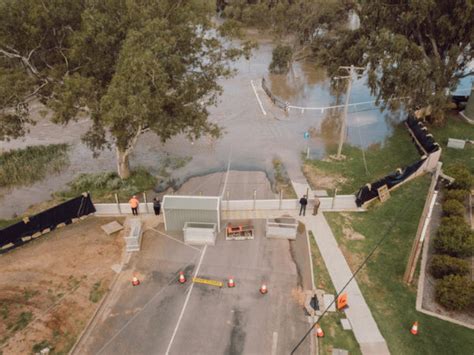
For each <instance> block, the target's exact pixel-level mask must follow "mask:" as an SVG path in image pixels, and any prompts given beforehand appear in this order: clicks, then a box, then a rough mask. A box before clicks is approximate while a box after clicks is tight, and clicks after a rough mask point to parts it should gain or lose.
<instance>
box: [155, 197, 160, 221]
mask: <svg viewBox="0 0 474 355" xmlns="http://www.w3.org/2000/svg"><path fill="white" fill-rule="evenodd" d="M153 211H155V216H159V215H160V211H161V202H160V200H158V199H157V198H156V197H155V198H154V199H153Z"/></svg>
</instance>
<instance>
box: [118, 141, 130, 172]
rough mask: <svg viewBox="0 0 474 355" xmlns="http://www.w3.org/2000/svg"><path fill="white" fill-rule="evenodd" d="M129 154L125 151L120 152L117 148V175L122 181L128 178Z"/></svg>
mask: <svg viewBox="0 0 474 355" xmlns="http://www.w3.org/2000/svg"><path fill="white" fill-rule="evenodd" d="M129 154H130V153H129V152H128V151H127V150H122V149H120V148H118V147H117V173H118V174H119V176H120V178H121V179H122V180H123V179H128V178H129V177H130V162H129V160H128V155H129Z"/></svg>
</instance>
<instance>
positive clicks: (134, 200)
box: [128, 197, 140, 208]
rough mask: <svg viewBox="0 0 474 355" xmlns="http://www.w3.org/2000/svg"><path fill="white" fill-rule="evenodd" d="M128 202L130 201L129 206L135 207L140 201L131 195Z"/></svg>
mask: <svg viewBox="0 0 474 355" xmlns="http://www.w3.org/2000/svg"><path fill="white" fill-rule="evenodd" d="M128 203H130V207H132V208H137V207H138V204H139V203H140V202H139V201H138V200H137V199H136V198H133V197H132V198H131V199H130V201H128Z"/></svg>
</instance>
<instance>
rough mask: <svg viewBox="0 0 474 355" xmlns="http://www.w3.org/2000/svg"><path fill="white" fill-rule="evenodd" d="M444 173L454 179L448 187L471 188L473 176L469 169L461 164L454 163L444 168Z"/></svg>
mask: <svg viewBox="0 0 474 355" xmlns="http://www.w3.org/2000/svg"><path fill="white" fill-rule="evenodd" d="M446 174H448V175H449V176H451V177H453V178H454V179H455V180H454V182H453V183H452V184H451V185H450V186H449V188H450V189H461V190H471V187H472V184H473V178H472V175H471V173H470V172H469V170H468V169H467V168H466V167H465V166H464V165H461V164H454V165H451V166H449V167H448V168H447V169H446Z"/></svg>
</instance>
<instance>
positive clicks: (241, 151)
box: [0, 40, 399, 218]
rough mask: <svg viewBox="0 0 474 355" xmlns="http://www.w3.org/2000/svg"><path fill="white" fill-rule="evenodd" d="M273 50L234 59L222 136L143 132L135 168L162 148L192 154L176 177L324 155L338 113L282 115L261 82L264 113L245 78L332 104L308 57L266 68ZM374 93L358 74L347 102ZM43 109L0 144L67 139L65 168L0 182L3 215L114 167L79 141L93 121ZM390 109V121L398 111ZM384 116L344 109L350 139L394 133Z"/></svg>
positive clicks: (360, 141)
mask: <svg viewBox="0 0 474 355" xmlns="http://www.w3.org/2000/svg"><path fill="white" fill-rule="evenodd" d="M271 52H272V44H271V42H270V41H268V40H264V41H261V42H260V46H259V48H258V49H257V50H256V51H255V52H254V55H253V56H252V58H251V59H250V61H247V60H245V59H242V60H240V61H238V62H236V63H235V65H234V66H235V68H236V69H237V70H238V72H237V74H236V75H235V76H234V77H233V78H230V79H227V80H223V81H222V86H223V88H224V92H223V95H222V96H221V98H220V103H219V104H218V105H217V107H212V108H210V120H211V121H213V122H216V123H218V124H219V125H220V126H221V127H222V128H223V130H224V136H223V137H222V138H221V139H220V140H218V141H216V142H213V141H211V140H209V139H207V138H202V139H200V140H198V141H196V142H190V141H189V140H187V139H186V138H185V137H184V135H179V136H176V137H174V138H173V139H171V140H169V141H168V142H166V143H165V144H162V143H161V142H160V140H159V139H158V138H157V137H156V136H154V135H153V134H151V133H147V134H144V135H143V136H142V137H141V138H140V140H139V142H138V144H137V147H136V149H135V151H134V153H133V156H132V157H131V164H132V167H133V166H144V167H147V168H150V169H151V170H152V171H155V172H156V171H157V169H158V167H159V165H160V162H161V161H162V159H163V158H164V156H165V153H169V154H171V155H172V156H191V157H192V158H193V159H192V160H191V161H190V162H189V163H188V164H187V165H186V166H185V167H183V168H181V169H177V170H176V171H174V172H173V177H174V178H176V179H178V180H179V181H181V182H182V181H185V180H186V179H188V178H189V177H191V176H196V175H204V174H207V173H210V172H217V171H223V170H225V169H226V167H227V162H228V160H229V159H230V160H231V164H232V169H233V170H260V171H265V172H267V174H268V175H269V177H270V178H271V176H272V171H273V168H272V159H273V158H275V157H279V158H280V159H281V160H282V161H283V163H284V164H285V165H287V166H288V167H289V169H298V167H299V164H300V155H301V152H302V151H304V150H305V149H306V146H307V145H309V147H310V151H311V156H312V157H313V158H319V157H322V156H323V155H324V153H325V149H326V147H327V145H328V144H331V143H335V142H336V141H337V137H338V123H337V119H338V118H337V115H333V116H331V115H328V114H327V113H326V114H325V113H321V112H319V111H318V112H316V111H305V112H304V113H301V112H300V111H297V110H293V111H290V112H289V113H288V114H286V113H285V112H283V111H282V110H280V109H278V108H276V107H274V106H272V105H271V102H270V101H269V100H268V98H267V97H266V96H265V94H264V92H263V90H261V88H259V89H258V90H257V93H258V95H259V97H260V99H261V100H262V104H263V106H264V109H265V110H266V113H267V115H263V114H262V111H261V109H260V107H259V104H258V102H257V98H256V95H255V93H254V91H253V89H252V86H251V84H250V82H251V80H253V81H254V82H255V83H256V86H257V87H259V82H260V80H261V78H262V77H266V78H267V80H268V82H269V83H270V84H271V86H272V90H273V91H274V93H275V94H277V95H279V96H281V97H282V98H283V99H284V100H287V101H289V102H290V103H291V104H294V105H301V106H329V105H332V104H334V102H335V99H334V97H333V96H332V95H331V93H330V90H329V81H328V79H327V77H326V74H325V72H324V70H322V69H320V68H315V66H314V64H312V63H296V64H295V65H294V66H293V70H292V71H291V72H290V73H289V74H288V75H286V76H272V75H268V65H269V63H270V61H271ZM371 99H372V97H371V95H370V92H369V90H368V88H367V87H366V86H365V85H364V81H363V80H358V81H357V82H356V83H354V86H353V91H352V96H351V102H360V101H369V100H371ZM41 109H42V108H41V107H40V106H39V105H36V106H35V107H33V110H32V112H33V114H34V115H35V116H36V117H38V124H37V125H36V126H34V127H32V128H31V131H30V133H29V134H28V135H27V136H26V137H24V138H21V139H16V140H12V141H10V142H1V143H0V144H1V148H2V149H3V150H9V149H15V148H24V147H26V146H29V145H37V144H51V143H69V144H70V145H71V149H70V164H69V166H68V167H66V168H65V169H64V171H63V172H62V173H60V174H57V175H50V176H48V177H47V178H46V179H44V180H42V181H39V182H37V183H35V184H33V185H31V186H27V187H18V188H14V189H11V190H5V189H3V190H1V189H0V195H1V197H0V206H1V207H0V218H10V217H12V216H13V215H15V214H18V215H20V214H21V213H23V212H24V211H25V210H26V208H28V207H29V206H30V205H32V204H36V203H39V202H42V201H44V200H47V199H48V198H49V197H50V195H51V193H53V192H54V191H58V190H62V189H64V188H65V187H66V186H67V183H68V182H69V181H71V180H72V179H73V178H74V177H75V176H77V175H78V174H80V173H92V172H100V171H107V170H114V169H115V154H114V152H113V151H108V150H106V151H104V152H103V153H102V154H101V155H100V156H99V157H98V158H93V157H92V154H91V152H90V150H89V149H88V148H87V147H86V146H85V145H84V144H82V143H81V140H80V136H81V135H82V134H83V133H84V132H85V131H86V130H87V128H88V127H89V125H90V122H89V121H88V120H87V118H81V119H79V120H78V121H77V122H73V123H71V124H70V125H69V126H68V127H63V126H58V125H54V124H52V123H51V122H49V120H48V117H44V118H43V117H41V115H40V111H41ZM392 116H395V120H396V119H398V117H399V116H398V115H392ZM387 117H389V115H387V114H385V113H381V112H380V111H379V110H366V111H363V112H358V113H351V114H349V117H348V124H347V125H348V130H347V131H348V133H347V140H348V141H349V142H350V143H351V144H354V145H358V146H362V147H367V146H369V145H371V144H373V143H378V142H382V141H383V140H384V138H385V137H386V136H387V135H389V134H390V132H391V121H392V118H387ZM323 122H324V123H323ZM322 123H323V124H322ZM308 130H311V132H312V133H315V134H313V135H312V138H311V139H309V140H308V141H305V140H304V139H303V134H304V132H305V131H308Z"/></svg>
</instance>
